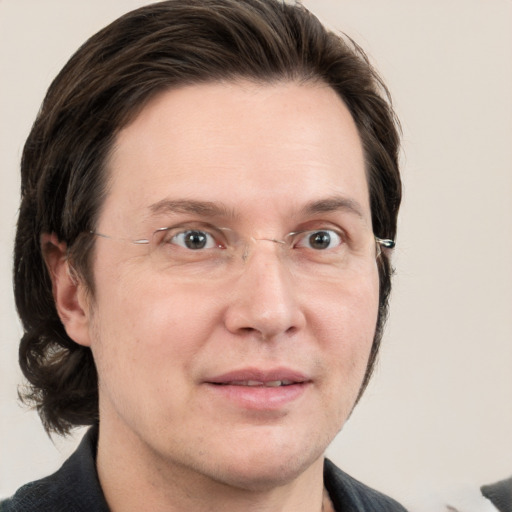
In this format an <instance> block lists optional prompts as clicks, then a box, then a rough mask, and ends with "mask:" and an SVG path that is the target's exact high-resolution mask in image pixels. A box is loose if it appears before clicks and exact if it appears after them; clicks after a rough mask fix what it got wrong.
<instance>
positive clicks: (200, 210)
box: [149, 199, 236, 218]
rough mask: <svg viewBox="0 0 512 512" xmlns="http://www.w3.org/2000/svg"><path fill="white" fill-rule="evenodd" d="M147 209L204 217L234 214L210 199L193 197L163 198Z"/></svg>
mask: <svg viewBox="0 0 512 512" xmlns="http://www.w3.org/2000/svg"><path fill="white" fill-rule="evenodd" d="M149 210H150V211H151V213H152V214H153V215H158V214H165V213H193V214H196V215H201V216H205V217H228V218H234V217H236V214H235V213H234V211H233V210H231V209H229V208H228V207H227V206H225V205H223V204H219V203H213V202H211V201H196V200H193V199H163V200H162V201H158V202H157V203H154V204H152V205H151V206H150V207H149Z"/></svg>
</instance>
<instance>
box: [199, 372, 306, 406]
mask: <svg viewBox="0 0 512 512" xmlns="http://www.w3.org/2000/svg"><path fill="white" fill-rule="evenodd" d="M204 384H205V385H207V386H208V389H209V391H210V392H211V393H212V394H213V395H214V396H215V397H217V398H218V399H220V400H223V401H225V402H227V403H229V404H232V405H234V406H235V407H238V408H242V409H252V410H259V411H264V410H279V409H283V408H284V407H286V406H287V405H290V404H291V403H292V402H294V401H295V400H298V399H299V398H300V397H301V396H302V395H303V394H304V393H305V391H306V389H307V388H308V387H309V386H310V385H311V384H312V380H311V378H310V377H308V376H307V375H305V374H304V373H302V372H299V371H296V370H293V369H290V368H285V367H280V368H272V369H268V370H263V369H258V368H245V369H240V370H234V371H230V372H227V373H223V374H219V375H215V376H213V377H210V378H207V379H205V381H204Z"/></svg>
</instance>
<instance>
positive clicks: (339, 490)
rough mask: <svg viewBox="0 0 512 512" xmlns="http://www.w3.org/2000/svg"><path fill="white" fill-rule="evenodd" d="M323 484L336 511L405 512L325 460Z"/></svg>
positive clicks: (395, 503) (391, 500)
mask: <svg viewBox="0 0 512 512" xmlns="http://www.w3.org/2000/svg"><path fill="white" fill-rule="evenodd" d="M324 482H325V487H326V489H327V491H328V492H329V496H330V498H331V501H332V502H333V505H334V507H335V509H336V510H337V511H345V510H346V511H350V512H406V509H405V508H404V507H402V505H400V504H399V503H398V502H396V501H395V500H393V499H392V498H390V497H388V496H385V495H384V494H382V493H380V492H378V491H376V490H374V489H371V488H370V487H368V486H367V485H365V484H363V483H361V482H359V481H358V480H356V479H355V478H352V477H351V476H350V475H347V473H345V472H344V471H342V470H341V469H339V468H338V467H336V466H335V465H334V464H333V463H332V462H331V461H330V460H328V459H325V463H324Z"/></svg>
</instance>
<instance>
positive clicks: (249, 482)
mask: <svg viewBox="0 0 512 512" xmlns="http://www.w3.org/2000/svg"><path fill="white" fill-rule="evenodd" d="M283 448H285V447H283V446H281V447H275V448H274V449H273V448H272V445H271V444H270V443H269V445H268V446H266V447H265V448H261V447H260V448H259V449H258V447H256V446H254V447H253V449H252V450H250V449H249V450H247V448H240V449H239V453H233V454H232V456H230V457H227V458H226V459H225V460H229V464H228V465H225V464H219V466H218V467H217V468H216V478H215V479H217V480H218V481H222V482H223V483H225V484H227V485H229V486H231V487H234V488H239V489H245V490H249V491H253V492H262V491H268V490H271V489H274V488H277V487H281V486H284V485H286V484H289V483H290V482H293V481H294V480H296V479H297V478H299V477H300V475H302V474H303V473H304V472H306V471H307V470H308V468H310V467H311V466H312V465H313V464H314V463H315V462H318V461H319V459H322V461H323V455H324V450H322V449H317V450H312V447H311V446H298V447H297V446H296V447H294V449H292V447H291V446H290V447H289V448H290V449H289V450H286V449H283Z"/></svg>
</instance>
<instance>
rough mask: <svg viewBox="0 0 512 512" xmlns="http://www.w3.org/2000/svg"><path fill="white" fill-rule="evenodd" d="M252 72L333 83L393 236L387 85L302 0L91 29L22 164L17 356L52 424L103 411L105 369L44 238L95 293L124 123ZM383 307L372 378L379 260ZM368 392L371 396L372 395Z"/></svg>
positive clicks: (383, 231) (171, 9) (158, 15)
mask: <svg viewBox="0 0 512 512" xmlns="http://www.w3.org/2000/svg"><path fill="white" fill-rule="evenodd" d="M236 78H245V79H249V80H253V81H257V82H269V81H275V80H316V81H323V82H325V83H327V84H328V85H330V86H331V87H332V88H333V89H334V90H336V91H337V93H338V94H339V95H340V97H341V98H342V99H343V101H344V102H345V104H346V105H347V106H348V108H349V110H350V112H351V114H352V116H353V118H354V120H355V122H356V125H357V127H358V130H359V133H360V136H361V140H362V143H363V147H364V151H365V156H366V162H367V175H368V184H369V189H370V202H371V210H372V221H373V227H374V232H375V234H376V235H377V236H379V237H381V238H395V235H396V219H397V213H398V208H399V205H400V199H401V184H400V176H399V171H398V148H399V135H398V129H397V121H396V118H395V115H394V113H393V110H392V108H391V103H390V100H389V95H388V92H387V90H386V88H385V86H384V84H383V83H382V81H381V80H380V78H379V76H378V75H377V74H376V72H375V71H374V70H373V68H372V67H371V65H370V64H369V62H368V59H367V58H366V56H365V54H364V53H363V51H362V50H361V49H360V48H359V47H358V46H357V45H356V44H355V43H354V42H352V41H351V40H349V39H348V38H343V37H340V36H338V35H336V34H334V33H332V32H329V31H327V30H326V29H325V28H324V27H323V26H322V25H321V23H320V22H319V21H318V20H317V19H316V18H315V17H314V16H313V15H312V14H311V13H310V12H309V11H308V10H307V9H306V8H305V7H303V6H301V5H300V4H296V5H290V4H286V3H284V2H280V1H278V0H187V2H183V1H182V0H168V1H163V2H159V3H155V4H153V5H148V6H145V7H142V8H140V9H137V10H135V11H133V12H130V13H128V14H126V15H124V16H122V17H121V18H119V19H118V20H116V21H114V22H113V23H112V24H110V25H109V26H107V27H106V28H104V29H103V30H101V31H100V32H98V33H97V34H96V35H94V36H93V37H92V38H90V39H89V40H88V41H87V42H86V43H85V44H84V45H83V46H82V47H81V48H80V49H79V50H78V51H77V52H76V53H75V55H73V57H72V58H71V59H70V60H69V62H68V63H67V64H66V65H65V67H64V68H63V69H62V71H61V72H60V73H59V75H58V76H57V77H56V79H55V80H54V81H53V83H52V85H51V86H50V88H49V90H48V92H47V95H46V98H45V100H44V102H43V105H42V107H41V110H40V112H39V115H38V116H37V119H36V121H35V123H34V126H33V128H32V131H31V133H30V135H29V137H28V139H27V142H26V144H25V148H24V151H23V157H22V163H21V177H22V185H21V206H20V213H19V220H18V229H17V234H16V242H15V262H14V265H15V266H14V285H15V296H16V304H17V308H18V312H19V315H20V317H21V319H22V322H23V327H24V331H25V333H24V335H23V337H22V339H21V343H20V351H19V358H20V366H21V369H22V371H23V373H24V375H25V377H26V378H27V380H28V382H29V385H28V387H27V389H26V390H25V392H24V396H23V398H24V399H25V401H28V402H29V403H33V404H35V406H36V407H37V410H38V412H39V415H40V416H41V419H42V421H43V424H44V426H45V429H46V430H47V431H48V432H49V431H55V432H58V433H67V432H68V431H69V430H70V428H72V427H73V426H78V425H88V424H92V423H94V422H96V421H97V420H98V386H97V374H96V369H95V365H94V361H93V358H92V353H91V351H90V349H89V348H87V347H83V346H81V345H78V344H77V343H75V342H74V341H73V340H71V339H70V338H69V337H68V335H67V334H66V331H65V330H64V327H63V325H62V323H61V321H60V319H59V316H58V314H57V311H56V308H55V303H54V299H53V295H52V285H51V280H50V277H49V274H48V272H47V269H46V266H45V264H44V261H43V257H42V253H41V247H40V236H41V234H42V233H55V234H56V235H57V237H58V238H59V240H60V241H63V242H65V243H66V245H67V247H68V250H69V257H70V258H71V260H72V262H73V265H74V267H75V268H76V270H77V271H78V272H79V273H80V275H81V277H82V279H84V281H85V282H86V283H87V285H88V288H89V290H90V291H91V293H92V294H94V286H93V285H94V283H93V279H92V270H91V268H90V261H91V257H90V256H91V254H92V251H93V249H94V238H93V237H88V236H83V234H84V233H87V232H89V231H90V230H93V229H94V227H95V223H96V220H97V216H98V211H99V208H100V206H101V204H102V201H103V199H104V196H105V193H106V192H105V190H106V183H105V182H106V176H105V171H104V165H105V162H106V160H107V156H108V154H109V151H110V148H111V147H112V144H113V141H114V139H115V137H116V134H117V133H118V131H119V130H120V129H121V128H122V127H123V126H125V125H126V123H127V122H128V121H129V119H131V118H133V116H134V115H136V113H137V112H139V111H140V109H141V108H143V106H144V105H145V104H146V103H147V101H148V100H149V99H150V98H152V97H154V95H155V94H157V93H158V92H160V91H162V90H165V89H168V88H171V87H173V86H179V85H187V84H194V83H200V82H211V81H216V80H229V79H236ZM378 261H379V275H380V310H379V318H378V322H377V327H376V334H375V340H374V343H373V348H372V352H371V355H370V360H369V363H368V370H367V375H366V378H365V382H364V384H363V387H362V390H363V389H364V387H365V386H366V384H367V382H368V380H369V378H370V375H371V371H372V368H373V366H374V363H375V358H376V356H377V352H378V348H379V345H380V339H381V334H382V328H383V325H384V322H385V318H386V315H387V304H388V297H389V293H390V290H391V267H390V262H389V258H388V255H387V254H386V253H385V252H384V253H383V254H382V256H381V257H380V258H379V260H378ZM362 390H361V392H362Z"/></svg>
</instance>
